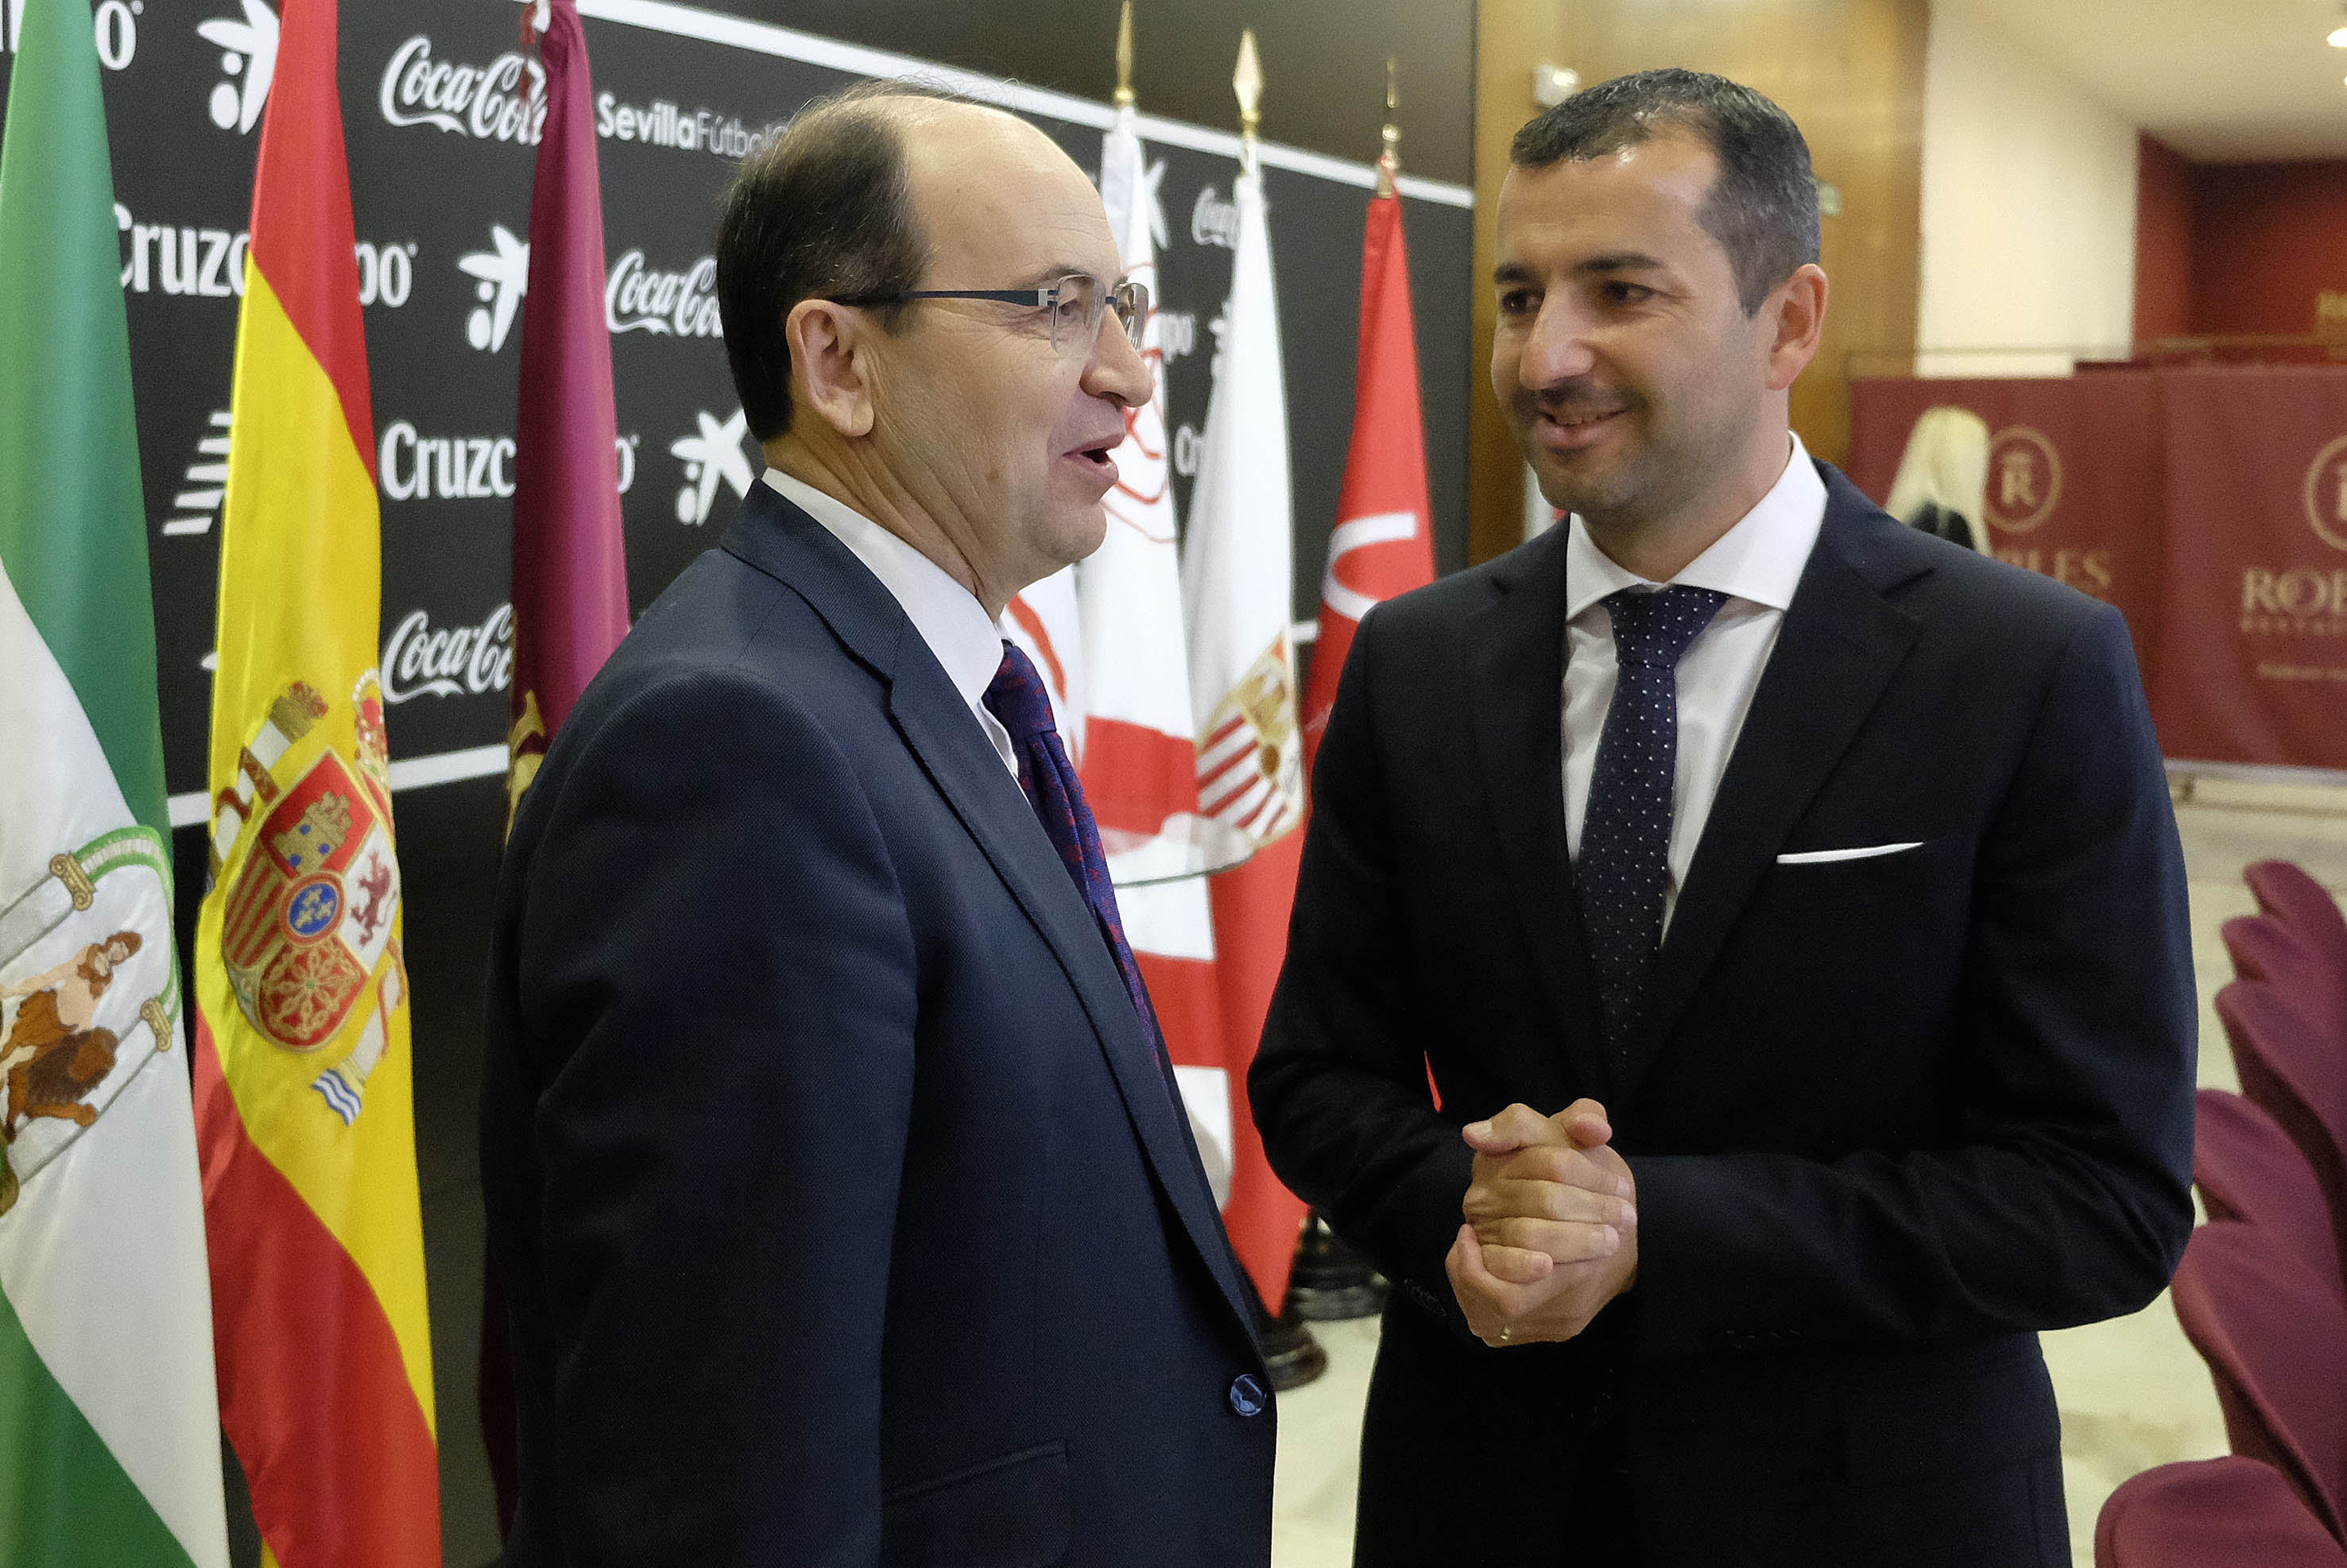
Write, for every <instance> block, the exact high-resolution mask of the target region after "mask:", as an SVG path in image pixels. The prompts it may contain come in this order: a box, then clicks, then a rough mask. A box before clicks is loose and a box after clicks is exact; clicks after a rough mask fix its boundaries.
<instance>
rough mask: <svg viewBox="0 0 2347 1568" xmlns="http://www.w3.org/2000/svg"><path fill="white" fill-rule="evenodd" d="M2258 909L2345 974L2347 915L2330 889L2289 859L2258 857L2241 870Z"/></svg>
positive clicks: (2344, 975)
mask: <svg viewBox="0 0 2347 1568" xmlns="http://www.w3.org/2000/svg"><path fill="white" fill-rule="evenodd" d="M2241 880H2243V881H2244V882H2247V883H2248V884H2249V885H2250V893H2251V894H2252V895H2254V896H2255V897H2256V898H2257V901H2258V909H2259V911H2260V913H2261V914H2264V915H2268V916H2270V917H2272V918H2273V919H2275V920H2277V921H2279V922H2280V924H2281V927H2282V928H2283V929H2284V930H2287V931H2288V932H2289V933H2290V934H2291V936H2293V937H2296V938H2298V939H2299V940H2300V941H2301V942H2303V943H2305V944H2306V945H2307V947H2309V948H2311V949H2313V951H2314V953H2315V954H2316V955H2317V956H2318V957H2320V958H2322V959H2324V960H2325V961H2326V962H2328V963H2329V964H2330V965H2331V967H2332V968H2333V969H2336V970H2337V971H2338V972H2339V973H2340V974H2341V975H2342V977H2347V916H2342V914H2340V912H2339V904H2338V901H2337V900H2336V899H2334V898H2332V897H2331V890H2330V889H2329V888H2327V887H2325V886H2322V884H2321V883H2320V882H2317V881H2316V880H2315V879H2314V878H2313V877H2311V876H2308V875H2307V874H2306V872H2305V870H2304V869H2303V868H2301V866H2297V865H2295V864H2293V863H2292V862H2291V861H2288V860H2260V861H2259V862H2258V863H2257V864H2256V865H2254V866H2250V867H2249V868H2248V869H2247V870H2245V871H2243V872H2242V873H2241Z"/></svg>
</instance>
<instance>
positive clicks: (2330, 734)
mask: <svg viewBox="0 0 2347 1568" xmlns="http://www.w3.org/2000/svg"><path fill="white" fill-rule="evenodd" d="M2160 379H2161V381H2162V383H2163V384H2164V387H2163V390H2164V392H2165V395H2166V404H2167V408H2166V415H2165V417H2164V419H2163V421H2162V424H2163V425H2164V432H2165V438H2166V445H2167V467H2168V482H2167V515H2168V529H2167V534H2168V549H2167V564H2166V569H2165V571H2164V573H2163V577H2164V579H2165V592H2164V595H2163V604H2162V609H2161V623H2162V627H2163V631H2164V635H2163V637H2162V639H2161V644H2160V657H2159V666H2158V668H2159V679H2158V682H2157V684H2156V685H2155V686H2154V687H2153V692H2152V697H2153V702H2152V709H2153V712H2154V713H2155V714H2156V715H2157V719H2158V722H2159V738H2160V749H2161V751H2163V752H2164V753H2167V754H2168V755H2169V756H2171V757H2179V758H2188V759H2190V760H2193V761H2198V762H2231V763H2260V764H2276V763H2280V764H2293V765H2296V766H2301V767H2321V768H2347V372H2342V371H2341V370H2338V369H2334V368H2331V367H2328V366H2316V365H2309V366H2305V367H2282V368H2272V369H2256V370H2248V369H2244V370H2227V369H2212V370H2195V371H2188V372H2178V373H2175V374H2163V375H2162V376H2161V378H2160Z"/></svg>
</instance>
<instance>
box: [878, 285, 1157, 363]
mask: <svg viewBox="0 0 2347 1568" xmlns="http://www.w3.org/2000/svg"><path fill="white" fill-rule="evenodd" d="M1070 282H1082V283H1096V282H1098V280H1097V279H1094V278H1090V277H1086V276H1084V275H1082V274H1081V273H1074V274H1071V275H1070V276H1069V277H1066V278H1062V279H1061V280H1060V281H1059V282H1056V283H1051V284H1049V285H1047V286H1045V287H1043V288H1040V289H907V290H905V291H903V292H898V293H893V294H847V295H844V296H842V297H840V298H838V299H836V300H835V301H834V302H833V303H835V304H842V305H858V306H864V305H901V304H905V303H907V302H910V301H913V300H993V301H997V302H1000V303H1002V304H1006V305H1025V306H1026V307H1027V308H1028V309H1030V310H1037V311H1049V312H1051V351H1052V352H1053V353H1054V354H1056V353H1058V352H1059V350H1060V315H1059V304H1060V291H1061V289H1062V288H1064V287H1065V286H1066V285H1067V284H1069V283H1070ZM1110 313H1113V314H1114V315H1115V316H1116V322H1117V325H1118V326H1119V327H1121V328H1122V329H1123V332H1124V335H1125V340H1126V341H1127V342H1129V343H1132V344H1133V347H1135V348H1139V347H1140V346H1141V327H1142V325H1143V323H1145V322H1147V321H1148V320H1149V285H1148V284H1146V283H1143V282H1135V281H1133V279H1131V278H1127V279H1126V280H1124V282H1121V283H1117V284H1114V285H1112V287H1111V288H1110V289H1109V290H1108V292H1106V293H1104V294H1102V296H1101V302H1100V304H1099V306H1098V307H1097V308H1096V309H1095V310H1094V311H1093V312H1092V322H1091V323H1090V326H1089V329H1088V330H1087V332H1086V333H1085V341H1091V340H1092V339H1096V338H1097V337H1098V336H1099V335H1100V323H1101V317H1102V316H1103V315H1106V314H1110Z"/></svg>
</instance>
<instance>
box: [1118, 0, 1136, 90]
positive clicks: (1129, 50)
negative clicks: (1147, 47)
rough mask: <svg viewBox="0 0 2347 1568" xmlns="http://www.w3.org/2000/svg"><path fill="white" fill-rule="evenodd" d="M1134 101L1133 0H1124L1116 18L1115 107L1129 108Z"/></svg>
mask: <svg viewBox="0 0 2347 1568" xmlns="http://www.w3.org/2000/svg"><path fill="white" fill-rule="evenodd" d="M1135 101H1136V100H1135V99H1134V97H1133V0H1124V7H1123V9H1122V11H1120V12H1119V13H1118V14H1117V18H1116V107H1117V108H1120V109H1129V108H1133V104H1134V102H1135Z"/></svg>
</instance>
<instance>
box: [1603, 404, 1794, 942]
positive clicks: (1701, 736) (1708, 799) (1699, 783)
mask: <svg viewBox="0 0 2347 1568" xmlns="http://www.w3.org/2000/svg"><path fill="white" fill-rule="evenodd" d="M1825 518H1826V487H1825V481H1824V480H1822V479H1820V478H1819V477H1818V471H1817V468H1816V466H1814V465H1812V464H1811V463H1810V461H1809V453H1808V451H1807V450H1806V449H1804V448H1803V447H1802V446H1801V438H1800V437H1799V436H1794V437H1793V438H1792V451H1791V456H1790V457H1789V458H1788V461H1787V462H1786V464H1785V472H1784V475H1783V477H1780V478H1779V479H1778V481H1777V483H1776V485H1775V487H1773V488H1771V489H1770V490H1769V492H1768V494H1767V495H1765V496H1763V497H1760V503H1759V505H1758V506H1756V507H1753V508H1752V509H1751V510H1750V511H1749V512H1747V513H1746V514H1745V515H1744V517H1743V518H1741V519H1740V520H1739V521H1738V522H1737V525H1736V526H1735V527H1734V528H1730V529H1728V530H1727V533H1725V534H1723V535H1721V536H1720V538H1719V539H1718V541H1717V543H1715V544H1714V545H1713V546H1712V547H1711V548H1709V549H1707V550H1706V551H1704V552H1703V554H1701V555H1699V556H1697V557H1696V559H1694V560H1692V561H1690V562H1689V563H1688V564H1687V567H1686V569H1685V570H1684V571H1682V572H1680V573H1679V574H1678V575H1677V576H1676V577H1675V578H1673V579H1671V582H1672V583H1673V584H1677V583H1685V584H1686V585H1688V586H1689V587H1693V588H1708V589H1717V590H1718V591H1719V592H1721V593H1724V594H1726V595H1727V603H1725V604H1723V605H1721V606H1720V607H1719V613H1718V614H1717V615H1716V616H1714V617H1713V618H1712V620H1711V623H1710V624H1709V625H1708V626H1706V627H1705V628H1704V629H1703V630H1702V631H1701V632H1699V633H1697V634H1696V640H1695V641H1693V642H1692V643H1690V644H1688V646H1687V651H1686V654H1685V655H1684V656H1683V657H1682V658H1681V659H1680V660H1679V667H1678V708H1679V743H1678V770H1677V774H1676V778H1675V779H1674V781H1673V784H1672V791H1671V849H1670V876H1669V878H1668V880H1667V881H1666V882H1665V885H1664V890H1663V919H1664V922H1665V925H1666V926H1667V924H1668V923H1669V920H1670V917H1671V912H1672V910H1673V909H1674V908H1675V907H1676V906H1677V903H1678V892H1679V887H1680V886H1681V885H1682V884H1684V883H1685V882H1686V874H1687V867H1688V866H1690V865H1692V864H1693V863H1694V861H1695V851H1696V843H1697V842H1698V841H1699V840H1700V839H1701V838H1702V837H1703V825H1704V822H1705V820H1706V818H1707V817H1709V816H1710V815H1711V803H1712V797H1713V796H1714V795H1716V794H1718V793H1719V778H1720V775H1721V774H1724V773H1726V772H1727V758H1728V755H1729V753H1732V752H1734V751H1735V749H1736V737H1737V735H1738V734H1739V733H1742V731H1743V729H1744V715H1745V714H1746V713H1747V712H1749V711H1750V709H1751V707H1752V693H1753V691H1754V690H1755V689H1756V688H1757V687H1758V685H1759V684H1760V672H1761V671H1763V670H1765V669H1766V668H1768V655H1769V653H1770V652H1771V651H1774V650H1775V648H1776V646H1777V631H1778V627H1780V626H1781V625H1782V624H1783V623H1784V620H1785V609H1786V607H1787V606H1788V605H1789V604H1791V603H1792V602H1793V589H1795V588H1796V587H1797V586H1799V583H1800V580H1801V569H1802V568H1804V567H1805V566H1807V565H1808V564H1809V551H1810V549H1811V548H1813V547H1814V546H1815V545H1816V544H1817V542H1818V530H1819V528H1822V527H1823V526H1824V524H1825ZM1571 527H1572V530H1573V532H1572V537H1571V538H1568V539H1567V540H1566V541H1565V610H1564V613H1565V637H1564V831H1565V841H1566V845H1567V847H1568V849H1569V850H1570V851H1571V853H1572V855H1573V857H1574V858H1575V859H1576V860H1577V859H1579V858H1580V856H1581V823H1582V818H1583V815H1586V814H1587V812H1588V809H1589V775H1590V774H1591V772H1592V771H1593V770H1594V768H1595V767H1596V765H1597V742H1598V737H1599V735H1600V733H1602V732H1603V731H1604V727H1605V709H1606V705H1607V704H1608V703H1610V702H1613V700H1614V670H1615V664H1614V620H1613V617H1612V616H1611V615H1609V614H1607V613H1606V610H1605V608H1604V605H1603V604H1602V603H1601V602H1599V601H1600V600H1604V598H1605V597H1606V596H1607V595H1608V594H1611V593H1615V592H1618V591H1620V590H1621V589H1625V588H1632V589H1648V590H1652V589H1657V588H1661V587H1664V586H1665V585H1664V584H1661V583H1653V582H1648V581H1647V580H1646V579H1644V578H1642V577H1639V576H1638V575H1636V574H1635V573H1634V572H1630V571H1627V570H1624V569H1623V568H1621V567H1620V566H1617V565H1615V564H1614V560H1613V559H1612V558H1611V557H1609V556H1607V555H1606V553H1605V552H1604V550H1602V549H1599V548H1597V543H1596V541H1595V540H1594V539H1592V538H1590V537H1589V530H1588V528H1586V527H1585V526H1584V525H1583V523H1582V520H1581V518H1580V517H1579V516H1578V515H1577V514H1576V515H1575V516H1574V517H1573V519H1572V524H1571Z"/></svg>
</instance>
